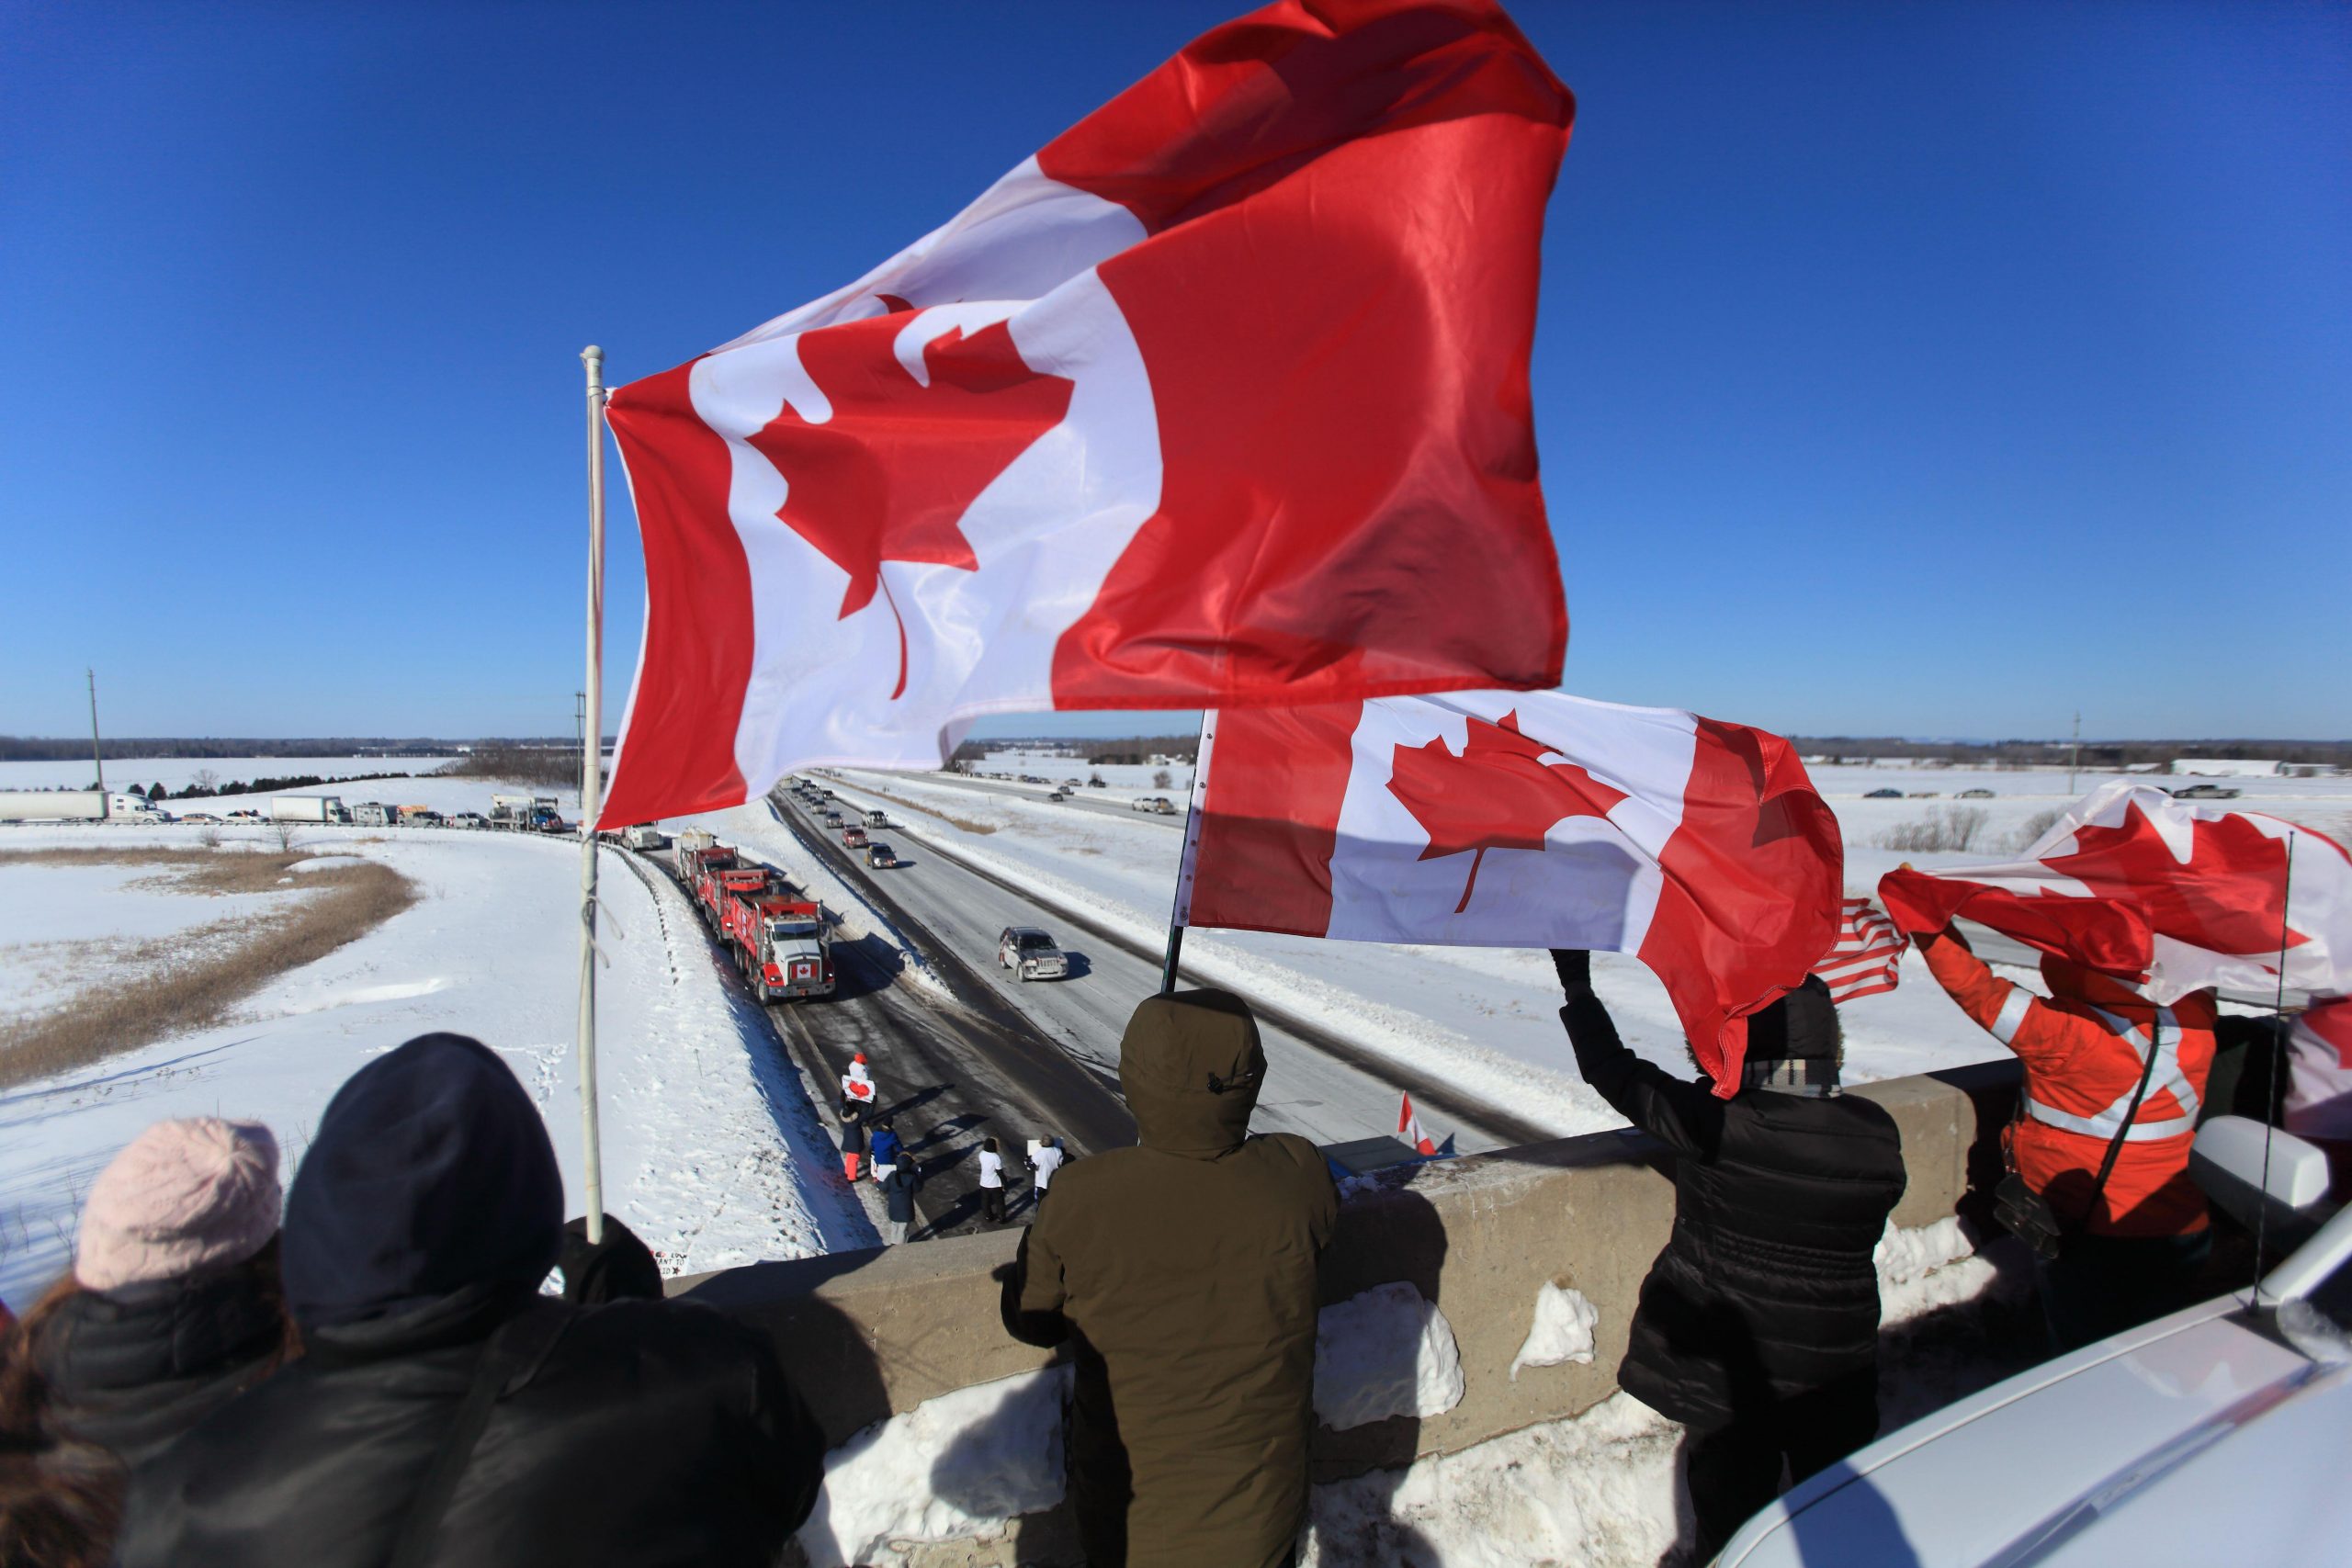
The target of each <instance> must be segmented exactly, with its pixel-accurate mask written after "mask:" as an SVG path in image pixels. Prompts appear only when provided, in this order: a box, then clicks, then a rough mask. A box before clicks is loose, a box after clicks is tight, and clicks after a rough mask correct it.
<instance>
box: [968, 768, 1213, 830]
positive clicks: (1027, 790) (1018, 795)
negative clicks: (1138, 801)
mask: <svg viewBox="0 0 2352 1568" xmlns="http://www.w3.org/2000/svg"><path fill="white" fill-rule="evenodd" d="M922 782H923V783H925V784H941V785H944V786H945V787H947V788H950V789H967V790H970V791H971V792H972V793H974V794H975V795H1011V796H1012V797H1013V798H1015V799H1017V800H1033V801H1035V802H1036V803H1037V804H1039V805H1040V806H1043V805H1045V804H1046V791H1045V790H1042V789H1039V788H1038V787H1037V786H1036V785H1035V784H1005V783H1003V782H1001V781H1000V780H997V779H978V778H973V777H972V776H970V775H969V774H967V773H936V774H929V773H927V774H925V775H924V776H923V781H922ZM1055 782H1056V783H1059V782H1060V781H1059V780H1056V781H1055ZM1156 793H1158V794H1160V795H1166V796H1167V797H1168V798H1169V799H1170V801H1172V802H1173V803H1174V804H1175V807H1176V812H1175V815H1173V816H1171V817H1162V816H1160V815H1159V813H1158V812H1156V811H1137V810H1136V808H1135V807H1132V806H1129V805H1128V804H1127V803H1126V802H1125V801H1124V800H1105V799H1103V798H1102V797H1101V796H1100V795H1096V794H1095V793H1094V792H1093V791H1092V790H1090V789H1086V788H1084V787H1082V786H1081V787H1080V788H1079V789H1077V790H1074V791H1072V792H1071V794H1070V797H1069V799H1068V800H1065V801H1063V802H1061V803H1060V804H1061V807H1062V808H1063V809H1064V810H1067V811H1102V812H1107V813H1109V814H1110V815H1111V816H1113V817H1121V818H1130V817H1131V818H1135V819H1136V821H1138V822H1152V823H1157V824H1158V825H1159V826H1160V827H1162V828H1166V829H1169V830H1170V831H1171V832H1177V833H1181V832H1182V831H1183V830H1184V792H1183V791H1182V790H1178V789H1164V790H1159V791H1158V792H1156Z"/></svg>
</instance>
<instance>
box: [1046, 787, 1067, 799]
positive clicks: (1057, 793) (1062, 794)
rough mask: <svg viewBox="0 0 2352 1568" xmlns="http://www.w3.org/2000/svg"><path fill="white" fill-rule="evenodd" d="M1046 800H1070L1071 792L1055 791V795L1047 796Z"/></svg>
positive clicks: (1064, 790)
mask: <svg viewBox="0 0 2352 1568" xmlns="http://www.w3.org/2000/svg"><path fill="white" fill-rule="evenodd" d="M1046 799H1047V800H1068V799H1069V791H1068V790H1066V789H1057V790H1056V791H1054V792H1053V794H1051V795H1047V796H1046Z"/></svg>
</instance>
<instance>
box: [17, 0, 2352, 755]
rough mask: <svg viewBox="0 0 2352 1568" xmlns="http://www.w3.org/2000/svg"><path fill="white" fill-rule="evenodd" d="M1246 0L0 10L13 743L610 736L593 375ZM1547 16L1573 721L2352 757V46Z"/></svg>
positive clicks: (619, 540) (1556, 413)
mask: <svg viewBox="0 0 2352 1568" xmlns="http://www.w3.org/2000/svg"><path fill="white" fill-rule="evenodd" d="M1241 8H1242V7H1241V6H1238V5H1232V6H1227V5H1202V4H1189V3H1187V4H1178V3H1174V0H1166V3H1153V4H1148V5H1117V6H1105V5H1101V4H1082V5H1080V4H1044V3H1039V0H1024V3H1023V4H1021V5H1018V6H969V5H946V4H937V5H899V6H890V7H888V8H876V7H870V6H817V5H790V6H776V5H760V6H743V7H741V8H735V7H715V6H709V7H696V6H670V5H664V6H644V5H626V6H596V5H576V4H566V5H462V6H460V5H447V6H432V5H399V4H380V5H373V6H346V5H339V4H327V3H323V0H322V3H319V4H311V5H284V4H278V5H269V4H245V5H241V6H165V5H139V6H116V5H107V4H93V3H82V4H75V5H71V6H61V5H49V4H28V3H26V0H4V3H0V487H4V488H0V732H8V733H17V734H70V733H72V732H73V731H74V730H75V729H76V728H78V727H79V726H80V725H81V723H82V722H83V710H82V689H81V672H82V669H83V666H84V665H85V663H95V664H96V665H97V666H98V668H99V671H100V677H101V681H102V683H103V691H104V694H105V695H106V698H107V714H108V728H110V729H112V730H113V731H114V732H116V733H119V734H142V733H143V734H155V733H214V734H259V735H273V734H277V735H283V734H320V733H349V732H367V733H395V734H397V733H440V734H469V733H492V732H517V731H531V732H555V731H563V730H568V729H569V728H570V727H571V692H572V691H573V690H574V689H575V688H576V687H577V686H578V685H579V684H580V674H581V669H580V642H579V625H580V602H581V596H582V553H583V527H582V511H583V505H582V481H581V462H582V457H581V452H582V431H581V417H580V371H579V366H578V363H577V361H576V360H575V358H574V355H575V354H576V353H577V351H578V350H579V349H580V347H581V346H582V344H587V343H590V342H597V343H601V344H604V345H605V349H606V351H607V353H608V355H609V367H610V371H611V373H612V375H613V377H614V379H616V381H618V380H626V379H628V378H634V377H637V376H640V375H645V374H649V373H650V372H653V371H656V370H660V369H662V368H665V367H669V366H671V365H673V364H676V363H678V362H679V361H681V360H684V359H685V358H687V357H690V356H691V355H694V354H695V353H697V352H699V351H701V350H703V349H706V348H708V347H711V346H713V345H714V344H718V343H719V342H722V341H724V340H725V339H727V338H729V337H731V336H732V335H734V334H735V333H739V332H741V331H742V330H744V329H746V328H748V327H750V326H752V325H753V324H754V323H756V322H758V321H763V320H764V319H766V318H767V317H768V316H771V315H773V314H775V313H777V312H779V311H782V310H786V309H787V308H789V307H791V306H793V305H795V304H797V303H799V302H801V301H802V300H804V299H809V298H810V297H812V296H814V295H816V294H819V293H820V292H823V291H825V290H827V289H830V288H833V287H835V286H837V285H838V284H840V283H842V282H843V281H845V280H847V279H848V278H850V277H852V276H855V275H856V274H857V273H859V272H861V271H863V270H864V269H865V267H867V266H868V265H871V264H873V263H874V262H876V261H877V260H879V259H880V258H882V257H883V256H885V255H887V254H889V253H890V252H891V251H893V250H895V249H897V248H898V247H899V246H900V245H902V244H904V243H906V242H907V241H909V240H910V239H912V238H914V237H915V236H916V235H918V234H920V233H922V231H925V230H927V229H929V228H930V227H932V226H933V225H934V224H936V223H937V222H939V221H940V220H944V218H946V217H947V216H948V215H949V214H951V213H953V212H954V211H955V210H956V209H957V208H958V207H960V206H961V205H962V204H963V203H964V202H965V201H967V199H969V198H970V197H972V196H974V195H975V194H977V193H978V191H979V190H980V189H981V188H982V187H983V186H986V185H987V183H988V182H989V180H991V179H992V178H994V177H995V176H996V175H999V174H1000V173H1001V172H1002V171H1003V170H1004V169H1005V168H1007V167H1008V166H1010V165H1011V164H1013V163H1015V162H1017V161H1018V160H1019V159H1021V158H1023V156H1025V155H1027V154H1028V153H1029V152H1032V151H1033V150H1035V148H1036V147H1037V146H1038V144H1039V143H1041V142H1042V141H1045V140H1046V139H1047V138H1048V137H1050V136H1051V135H1053V134H1054V133H1055V132H1056V131H1057V130H1060V129H1062V128H1063V127H1064V126H1065V125H1067V124H1068V123H1069V121H1071V120H1073V119H1075V118H1078V117H1079V116H1080V114H1082V113H1084V112H1085V111H1086V110H1087V109H1089V108H1091V107H1093V106H1094V105H1095V104H1097V103H1099V102H1101V101H1102V100H1103V98H1105V97H1107V96H1110V95H1111V94H1112V93H1114V92H1115V91H1117V90H1118V89H1119V88H1120V87H1122V86H1124V85H1125V84H1126V83H1127V82H1129V81H1131V80H1132V79H1133V78H1134V77H1136V75H1138V74H1140V73H1142V72H1144V71H1145V70H1147V69H1148V68H1149V67H1150V66H1151V65H1152V64H1153V63H1155V62H1157V61H1158V60H1159V59H1160V58H1162V57H1163V56H1164V55H1166V54H1167V53H1168V52H1170V51H1172V50H1173V49H1175V48H1176V47H1177V46H1179V45H1180V44H1182V42H1183V41H1184V40H1185V39H1187V38H1189V37H1191V36H1192V35H1193V34H1194V33H1195V32H1197V31H1199V30H1200V29H1201V28H1204V27H1206V26H1208V25H1210V24H1211V23H1214V22H1215V21H1217V20H1219V19H1221V18H1222V17H1226V16H1228V15H1232V14H1236V13H1238V11H1239V10H1240V9H1241ZM1517 15H1518V16H1519V17H1520V20H1521V23H1522V25H1523V26H1524V27H1525V28H1527V30H1528V32H1529V33H1530V34H1531V35H1532V36H1533V38H1534V39H1535V40H1536V41H1537V43H1538V45H1539V46H1540V47H1541V48H1542V49H1543V50H1544V52H1545V53H1546V54H1547V55H1548V56H1549V58H1550V60H1551V62H1552V63H1553V65H1554V66H1555V68H1556V69H1557V71H1558V72H1559V73H1560V74H1561V76H1562V77H1563V78H1564V79H1565V80H1566V81H1567V83H1568V84H1569V85H1571V86H1572V87H1574V88H1575V89H1576V91H1577V96H1578V99H1579V103H1580V110H1579V114H1578V117H1577V129H1576V135H1575V141H1574V142H1573V144H1572V145H1571V146H1570V148H1569V150H1568V155H1567V162H1566V167H1565V169H1564V171H1563V174H1562V177H1561V181H1560V186H1559V191H1558V194H1557V196H1556V197H1555V200H1554V202H1553V207H1552V211H1551V220H1550V229H1549V234H1548V238H1547V241H1546V255H1545V269H1544V301H1543V307H1542V317H1541V326H1540V332H1539V337H1538V342H1537V347H1536V357H1535V366H1534V379H1535V392H1536V405H1537V410H1538V419H1539V424H1540V436H1541V441H1542V450H1543V460H1544V480H1545V488H1546V490H1547V491H1548V493H1549V496H1550V501H1551V507H1552V513H1553V518H1554V524H1555V530H1556V532H1557V534H1558V537H1559V542H1560V555H1561V558H1562V564H1563V568H1564V570H1565V573H1566V581H1567V590H1568V600H1569V604H1570V609H1571V614H1572V616H1573V619H1574V630H1573V636H1572V639H1571V644H1570V648H1569V653H1568V667H1567V680H1566V685H1567V687H1568V689H1570V690H1572V691H1576V692H1579V693H1583V694H1589V695H1594V696H1605V697H1611V698H1616V699H1620V700H1625V701H1633V702H1651V703H1663V704H1671V705H1679V706H1689V707H1695V708H1698V709H1700V710H1701V711H1702V712H1707V713H1712V714H1715V715H1717V716H1722V717H1725V718H1731V719H1737V720H1743V721H1746V722H1750V723H1755V724H1761V725H1765V726H1768V727H1770V728H1779V729H1783V730H1791V731H1797V732H1804V733H1824V732H1832V731H1836V732H1849V733H1852V732H1862V733H1890V732H1892V733H1905V734H1914V735H1944V736H1995V735H2037V734H2039V735H2048V734H2056V733H2061V732H2063V731H2064V728H2065V727H2066V724H2067V721H2068V716H2070V715H2071V713H2072V712H2073V711H2074V710H2075V707H2077V706H2079V707H2080V708H2081V709H2082V710H2083V713H2084V728H2085V730H2086V732H2087V733H2091V734H2097V735H2103V736H2123V735H2155V734H2182V735H2209V734H2211V735H2219V734H2231V735H2278V736H2328V737H2343V736H2347V735H2352V679H2348V678H2347V676H2352V631H2347V626H2348V625H2352V617H2347V615H2346V606H2345V596H2344V595H2345V586H2346V581H2347V577H2352V10H2347V9H2346V7H2344V6H2265V5H2256V4H2245V3H2236V0H2233V3H2230V4H2216V5H2212V6H2201V7H2200V6H2165V5H2156V4H2135V5H2130V6H2121V5H2108V4H2086V5H2065V4H2055V3H2041V4H2032V5H2023V4H2020V5H2011V6H1934V5H1905V6H1889V5H1883V4H1856V5H1850V6H1793V5H1770V6H1747V5H1738V6H1700V5H1671V4H1644V5H1626V6H1610V5H1600V4H1591V3H1578V4H1575V5H1554V4H1537V3H1533V0H1529V3H1526V4H1522V5H1521V6H1519V7H1518V8H1517ZM615 525H616V526H615V530H614V538H613V557H612V559H613V567H612V592H611V600H610V603H611V610H612V623H611V624H612V629H611V643H612V650H613V656H612V659H611V661H610V667H609V671H608V675H607V681H608V689H609V690H610V691H611V693H612V698H611V704H612V705H611V707H610V708H608V710H607V711H608V715H609V716H612V717H613V718H614V719H616V718H617V714H618V707H619V702H620V697H621V694H623V693H625V692H626V690H627V683H628V675H629V672H630V671H631V669H632V668H633V664H634V660H635V655H636V642H637V626H638V622H639V608H640V604H641V600H640V585H639V563H638V557H637V541H636V536H635V534H634V532H633V531H632V528H631V526H630V523H629V518H628V511H627V505H626V501H625V498H624V499H623V501H622V502H621V504H620V507H619V510H618V513H617V515H616V518H615ZM1108 722H1109V723H1111V724H1113V725H1114V726H1116V727H1121V728H1125V727H1129V726H1132V725H1133V724H1134V723H1135V720H1134V718H1133V716H1121V717H1119V718H1117V719H1114V720H1110V721H1108ZM1009 728H1017V729H1035V728H1044V726H1043V725H1042V724H1031V723H1027V722H1016V723H1014V724H1013V725H1012V726H1010V727H1009Z"/></svg>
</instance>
